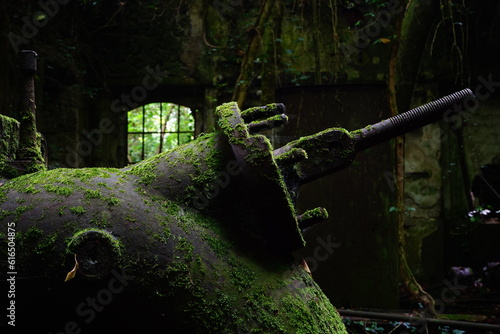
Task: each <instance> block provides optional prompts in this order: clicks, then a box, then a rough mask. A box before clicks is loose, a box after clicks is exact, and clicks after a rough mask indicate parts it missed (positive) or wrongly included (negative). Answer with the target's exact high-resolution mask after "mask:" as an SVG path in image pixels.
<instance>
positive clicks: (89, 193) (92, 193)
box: [83, 189, 102, 199]
mask: <svg viewBox="0 0 500 334" xmlns="http://www.w3.org/2000/svg"><path fill="white" fill-rule="evenodd" d="M83 195H84V197H85V198H86V199H95V198H102V194H101V191H100V190H99V189H95V190H92V189H85V190H84V191H83Z"/></svg>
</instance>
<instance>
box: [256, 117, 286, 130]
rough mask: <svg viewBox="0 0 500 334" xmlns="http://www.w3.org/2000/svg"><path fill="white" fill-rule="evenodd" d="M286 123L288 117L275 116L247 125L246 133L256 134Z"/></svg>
mask: <svg viewBox="0 0 500 334" xmlns="http://www.w3.org/2000/svg"><path fill="white" fill-rule="evenodd" d="M286 123H288V117H287V116H286V115H285V114H281V115H276V116H273V117H269V118H268V119H266V120H263V121H260V122H253V123H250V124H248V131H249V132H250V133H258V132H261V131H265V130H271V129H274V128H277V127H280V126H282V125H284V124H286Z"/></svg>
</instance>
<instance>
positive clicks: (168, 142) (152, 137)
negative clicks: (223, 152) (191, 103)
mask: <svg viewBox="0 0 500 334" xmlns="http://www.w3.org/2000/svg"><path fill="white" fill-rule="evenodd" d="M193 139H194V117H193V115H192V112H191V109H189V108H187V107H184V106H180V105H178V104H173V103H151V104H148V105H145V106H142V107H139V108H137V109H134V110H131V111H130V112H129V113H128V155H129V160H130V162H131V163H135V162H139V161H141V160H144V159H146V158H149V157H152V156H153V155H155V154H158V153H161V152H164V151H166V150H169V149H171V148H174V147H176V146H178V145H180V144H184V143H187V142H189V141H191V140H193Z"/></svg>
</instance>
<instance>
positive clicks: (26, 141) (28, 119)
mask: <svg viewBox="0 0 500 334" xmlns="http://www.w3.org/2000/svg"><path fill="white" fill-rule="evenodd" d="M19 56H20V62H21V64H20V65H21V80H22V82H21V87H22V88H21V89H22V92H21V104H20V110H19V121H20V132H19V149H18V152H17V159H29V158H37V157H39V156H40V155H39V154H38V155H37V154H36V152H37V151H39V150H40V148H39V146H38V145H37V130H36V116H35V115H36V105H35V82H34V77H35V73H36V71H37V62H36V57H37V56H38V55H37V53H36V52H35V51H31V50H22V51H20V52H19Z"/></svg>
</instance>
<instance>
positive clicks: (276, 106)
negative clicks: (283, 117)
mask: <svg viewBox="0 0 500 334" xmlns="http://www.w3.org/2000/svg"><path fill="white" fill-rule="evenodd" d="M284 113H285V105H284V104H283V103H271V104H268V105H265V106H260V107H252V108H248V109H246V110H243V111H242V112H241V117H242V118H243V120H244V121H245V122H246V123H250V122H253V121H256V120H259V119H264V118H268V117H271V116H274V115H279V114H284Z"/></svg>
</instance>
